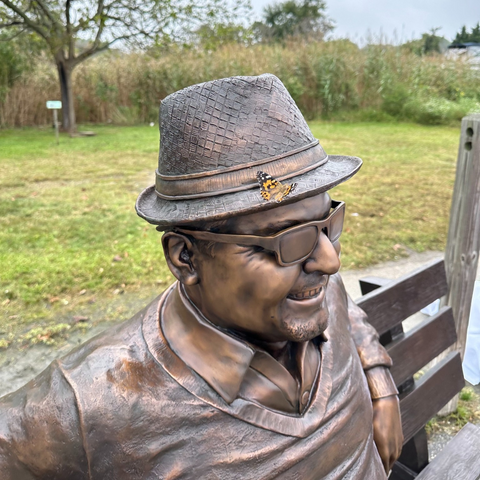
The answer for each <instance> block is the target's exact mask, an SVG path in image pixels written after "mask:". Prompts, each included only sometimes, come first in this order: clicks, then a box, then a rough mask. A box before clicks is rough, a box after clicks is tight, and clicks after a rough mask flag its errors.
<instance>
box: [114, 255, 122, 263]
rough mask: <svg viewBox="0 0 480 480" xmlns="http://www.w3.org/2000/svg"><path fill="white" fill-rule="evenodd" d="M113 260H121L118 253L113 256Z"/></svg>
mask: <svg viewBox="0 0 480 480" xmlns="http://www.w3.org/2000/svg"><path fill="white" fill-rule="evenodd" d="M113 261H114V262H121V261H122V257H121V256H120V255H115V256H114V257H113Z"/></svg>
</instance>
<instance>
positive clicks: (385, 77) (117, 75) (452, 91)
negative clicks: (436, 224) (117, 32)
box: [0, 40, 480, 127]
mask: <svg viewBox="0 0 480 480" xmlns="http://www.w3.org/2000/svg"><path fill="white" fill-rule="evenodd" d="M265 72H270V73H273V74H275V75H277V76H278V77H279V78H280V79H281V80H282V81H283V82H284V84H285V85H286V87H287V88H288V90H289V91H290V93H291V95H292V96H293V98H294V99H295V101H296V102H297V104H298V105H299V107H300V109H301V110H302V112H303V113H304V115H305V116H306V117H307V118H308V119H312V118H320V117H323V118H332V117H334V118H357V119H358V118H360V119H364V120H365V119H369V120H385V119H389V118H390V119H392V118H396V119H403V120H412V121H417V122H420V123H425V124H441V123H451V122H454V121H457V120H458V119H460V118H461V117H462V116H464V115H465V114H467V113H469V112H471V111H480V71H479V70H478V69H475V68H474V67H472V66H471V65H470V64H468V63H467V62H465V61H461V60H454V59H448V58H446V57H444V56H441V55H438V56H434V57H419V56H417V55H415V54H413V53H411V52H408V51H406V50H403V49H402V48H400V47H392V46H388V45H370V46H367V47H365V48H363V49H359V48H358V47H357V46H356V45H354V44H353V43H351V42H349V41H347V40H337V41H329V42H319V43H309V44H302V43H291V44H287V45H283V46H280V45H255V46H250V47H244V46H240V45H230V46H226V47H224V48H221V49H219V50H217V51H214V52H204V51H197V50H195V51H193V50H185V49H178V50H171V51H169V52H164V53H162V54H161V55H160V54H158V55H153V54H147V53H130V54H123V53H122V54H120V53H118V52H109V53H106V54H102V55H98V56H97V57H95V58H93V59H91V60H90V61H88V62H86V63H84V64H82V65H80V66H79V67H77V69H76V70H75V73H74V93H75V101H76V113H77V120H78V122H79V123H90V122H92V123H116V124H135V123H145V122H152V121H156V119H157V116H158V105H159V102H160V100H161V99H162V98H164V97H165V96H166V95H168V94H170V93H172V92H174V91H176V90H178V89H180V88H183V87H186V86H188V85H192V84H194V83H199V82H203V81H207V80H211V79H214V78H222V77H228V76H232V75H258V74H261V73H265ZM59 97H60V95H59V87H58V81H57V73H56V69H55V67H54V65H53V64H50V63H49V62H48V61H45V60H43V61H42V62H38V64H37V65H36V67H35V68H34V69H33V71H32V72H29V73H25V74H24V75H23V76H22V77H21V78H19V79H18V80H17V81H16V82H15V83H14V85H13V86H12V87H11V88H10V89H9V90H8V92H7V93H6V95H4V96H3V99H0V127H11V126H16V127H22V126H29V125H42V124H49V123H50V122H51V113H50V112H49V111H47V110H46V108H45V101H46V100H51V99H58V98H59Z"/></svg>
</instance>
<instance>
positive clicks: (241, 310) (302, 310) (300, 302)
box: [186, 193, 340, 342]
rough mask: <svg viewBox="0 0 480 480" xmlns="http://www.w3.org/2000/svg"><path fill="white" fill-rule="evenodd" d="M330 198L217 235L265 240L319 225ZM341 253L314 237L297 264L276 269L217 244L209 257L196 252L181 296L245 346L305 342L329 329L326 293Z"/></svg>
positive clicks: (260, 257) (231, 224) (268, 261)
mask: <svg viewBox="0 0 480 480" xmlns="http://www.w3.org/2000/svg"><path fill="white" fill-rule="evenodd" d="M330 207H331V200H330V196H329V195H328V194H327V193H322V194H319V195H316V196H314V197H310V198H306V199H304V200H301V201H298V202H296V203H293V204H289V205H279V206H278V207H277V208H274V209H271V210H267V211H264V212H258V213H253V214H250V215H244V216H239V217H235V218H232V219H230V220H228V222H227V223H226V224H225V225H224V226H223V227H222V228H221V233H230V234H240V235H245V234H250V235H260V236H265V235H272V234H274V233H276V232H279V231H280V230H284V229H285V228H288V227H291V226H293V225H298V224H301V223H305V222H309V221H312V220H321V219H323V218H325V217H326V216H327V215H328V213H329V211H330ZM339 251H340V246H339V244H338V242H337V243H336V244H335V246H334V245H332V243H331V242H330V240H329V239H328V237H327V236H326V235H325V234H324V233H321V234H320V236H319V239H318V243H317V245H316V247H315V249H314V250H313V252H312V253H311V255H310V256H309V257H308V258H307V259H306V260H305V261H304V262H302V263H298V264H295V265H290V266H285V267H282V266H280V265H279V264H278V262H277V260H276V258H275V255H274V253H273V252H269V251H265V250H262V249H260V248H257V247H254V246H240V245H234V244H221V243H216V244H215V247H214V250H213V256H211V255H209V254H208V253H206V252H203V251H198V250H195V254H194V257H193V259H192V261H193V264H194V265H195V268H196V269H197V271H198V274H199V279H200V280H199V283H198V284H197V285H194V286H190V287H186V288H187V293H188V294H189V296H190V298H192V300H193V301H194V303H195V304H196V305H197V307H198V308H199V309H200V310H201V311H202V313H203V314H204V315H205V317H206V318H207V319H209V320H210V321H211V322H213V323H215V324H216V325H218V326H220V327H223V328H227V329H230V330H234V331H236V332H239V333H241V334H243V335H246V336H247V337H249V338H251V339H256V340H261V341H266V342H281V341H295V342H299V341H306V340H310V339H312V338H314V337H316V336H318V335H319V334H320V333H322V332H323V331H324V330H325V328H326V327H327V325H328V309H327V305H326V301H325V293H326V288H327V284H328V279H329V276H330V275H332V274H334V273H336V272H337V271H338V269H339V267H340V259H339Z"/></svg>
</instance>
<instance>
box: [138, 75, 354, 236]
mask: <svg viewBox="0 0 480 480" xmlns="http://www.w3.org/2000/svg"><path fill="white" fill-rule="evenodd" d="M361 163H362V162H361V160H360V159H359V158H357V157H347V156H338V155H336V156H327V155H326V153H325V151H324V150H323V148H322V147H321V146H320V144H319V142H318V140H316V139H315V138H314V136H313V134H312V132H311V131H310V129H309V127H308V125H307V123H306V121H305V119H304V118H303V115H302V114H301V112H300V110H299V109H298V107H297V106H296V104H295V102H294V100H293V99H292V97H291V96H290V94H289V93H288V91H287V89H286V88H285V86H284V85H283V84H282V82H281V81H280V80H279V79H278V78H277V77H275V76H274V75H270V74H265V75H260V76H258V77H231V78H225V79H220V80H214V81H211V82H206V83H202V84H198V85H193V86H191V87H188V88H185V89H183V90H180V91H178V92H175V93H173V94H172V95H169V96H168V97H166V98H165V99H164V100H163V101H162V103H161V106H160V154H159V161H158V169H157V171H156V181H155V185H154V186H152V187H149V188H147V189H146V190H144V191H143V192H142V193H141V194H140V196H139V198H138V200H137V204H136V209H137V213H138V215H140V216H141V217H142V218H144V219H146V220H147V221H148V222H150V223H153V224H156V225H158V226H159V227H160V228H164V229H168V228H170V227H172V226H174V225H186V224H188V223H191V222H198V221H199V220H217V219H221V218H226V217H229V216H232V215H237V214H245V213H249V212H253V211H258V210H262V209H269V208H274V207H275V206H277V204H276V203H275V202H267V201H265V200H264V199H263V198H262V197H261V195H260V189H259V186H258V182H257V178H256V172H257V171H259V170H260V171H264V172H266V173H268V174H270V175H271V176H272V177H274V178H275V179H277V180H279V181H282V182H292V183H293V182H295V183H297V186H296V188H295V190H294V191H293V192H292V193H291V195H289V196H288V197H287V198H285V200H284V201H285V202H292V201H297V200H299V199H301V198H304V197H306V196H310V195H314V194H316V193H320V192H322V191H326V190H328V189H329V188H331V187H332V186H334V185H337V184H338V183H340V182H342V181H344V180H346V179H347V178H349V177H350V176H352V175H353V174H354V173H355V172H356V171H357V170H358V169H359V168H360V166H361Z"/></svg>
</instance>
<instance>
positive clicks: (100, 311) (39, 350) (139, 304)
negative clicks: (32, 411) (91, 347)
mask: <svg viewBox="0 0 480 480" xmlns="http://www.w3.org/2000/svg"><path fill="white" fill-rule="evenodd" d="M159 293H161V292H160V291H158V290H157V289H153V288H152V289H150V290H148V291H146V290H144V291H142V292H140V293H139V292H135V293H126V294H124V295H118V296H117V297H116V298H115V299H112V298H108V299H105V300H103V301H102V300H100V301H97V302H96V303H95V304H94V305H90V306H88V307H85V308H83V309H81V310H79V311H78V312H76V313H75V315H74V316H73V317H71V316H69V318H64V317H62V318H59V319H58V323H57V325H60V326H62V327H64V326H68V327H70V328H68V329H66V328H61V329H58V330H57V331H56V330H55V329H54V330H52V327H51V325H46V326H45V327H42V326H41V325H40V326H38V327H37V328H35V331H34V333H33V334H30V333H31V332H32V331H31V330H30V331H28V332H25V334H24V338H25V342H24V344H23V345H18V344H15V345H11V346H10V347H8V348H7V349H1V350H0V397H1V396H3V395H5V394H7V393H10V392H13V391H15V390H17V389H18V388H20V387H21V386H23V385H24V384H25V383H27V382H29V381H30V380H31V379H33V378H34V377H36V376H37V375H38V374H39V373H40V372H42V371H43V370H44V369H45V368H46V367H47V366H48V365H49V364H50V363H51V362H52V361H53V360H55V359H57V358H60V357H62V356H64V355H66V354H67V353H68V352H69V351H70V350H72V349H73V348H74V347H76V346H78V345H80V344H82V343H84V342H86V341H87V340H88V339H90V338H92V337H94V336H95V335H98V334H99V333H101V332H103V331H104V330H105V329H106V328H109V327H111V326H113V325H116V324H118V323H121V322H123V321H125V320H128V319H129V318H130V317H132V316H133V315H134V314H135V313H136V312H138V311H139V310H141V309H142V308H143V307H144V306H145V305H147V304H148V303H149V302H150V301H151V300H153V299H154V298H155V297H156V296H157V295H158V294H159ZM106 318H108V319H109V320H108V321H105V319H106Z"/></svg>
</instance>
